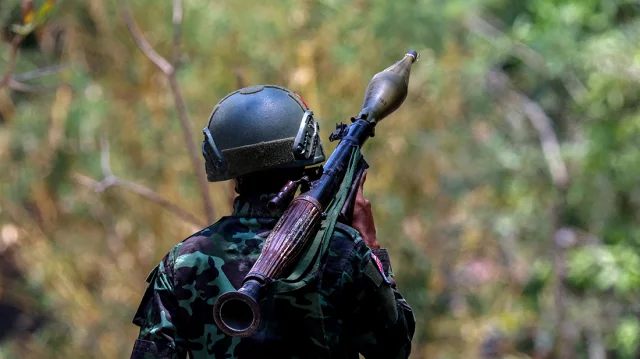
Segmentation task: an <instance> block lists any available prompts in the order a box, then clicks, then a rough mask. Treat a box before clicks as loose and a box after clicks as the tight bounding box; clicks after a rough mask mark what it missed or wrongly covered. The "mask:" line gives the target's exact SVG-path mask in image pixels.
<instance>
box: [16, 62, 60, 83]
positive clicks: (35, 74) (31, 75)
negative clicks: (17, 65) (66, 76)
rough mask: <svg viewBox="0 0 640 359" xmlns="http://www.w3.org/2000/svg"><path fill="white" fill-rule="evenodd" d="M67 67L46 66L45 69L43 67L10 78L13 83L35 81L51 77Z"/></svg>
mask: <svg viewBox="0 0 640 359" xmlns="http://www.w3.org/2000/svg"><path fill="white" fill-rule="evenodd" d="M67 67H69V66H68V65H55V66H47V67H43V68H39V69H36V70H33V71H29V72H23V73H21V74H15V75H13V76H12V77H11V78H12V79H13V80H15V81H18V82H21V81H29V80H35V79H38V78H41V77H44V76H48V75H53V74H55V73H58V72H60V71H62V70H64V69H66V68H67Z"/></svg>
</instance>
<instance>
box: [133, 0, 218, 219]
mask: <svg viewBox="0 0 640 359" xmlns="http://www.w3.org/2000/svg"><path fill="white" fill-rule="evenodd" d="M120 7H121V11H122V14H123V17H124V20H125V22H126V24H127V27H128V28H129V31H130V32H131V35H132V36H133V38H134V40H135V41H136V44H138V47H139V48H140V50H142V52H143V53H144V54H145V55H146V56H147V57H148V58H149V59H150V60H151V61H152V62H153V63H155V64H156V65H157V66H158V67H159V68H160V70H161V71H162V72H163V73H164V74H165V75H166V76H167V78H168V80H169V86H170V87H171V92H172V93H173V99H174V101H175V104H176V110H177V112H178V118H179V120H180V126H181V127H182V132H183V135H184V140H185V142H186V144H187V148H188V150H189V157H190V159H191V164H192V165H193V169H194V172H195V173H196V175H197V176H196V177H197V178H198V186H199V187H200V194H201V195H202V200H203V205H204V211H205V213H206V214H207V221H208V222H209V223H213V221H214V220H215V210H214V208H213V204H212V202H211V195H210V194H209V188H208V183H207V177H206V174H205V173H204V169H203V167H204V166H202V164H201V163H200V161H199V158H200V157H199V155H198V152H197V150H196V145H195V142H194V140H193V136H192V135H191V120H190V119H189V114H188V112H187V106H186V104H185V101H184V98H183V97H182V91H181V89H180V85H179V84H178V78H177V76H176V63H177V61H178V58H179V56H180V52H179V51H180V33H181V26H182V18H183V10H182V1H181V0H174V1H173V57H174V58H173V62H174V64H171V63H169V62H168V61H167V60H166V59H165V58H164V57H162V56H160V55H159V54H158V53H157V52H156V51H155V50H154V49H153V48H152V47H151V45H150V44H149V42H147V40H145V39H144V37H143V36H142V34H141V33H140V31H139V30H138V27H137V26H136V23H135V20H134V19H133V16H132V15H131V13H130V11H129V9H128V7H127V5H126V3H125V1H124V0H122V1H121V2H120Z"/></svg>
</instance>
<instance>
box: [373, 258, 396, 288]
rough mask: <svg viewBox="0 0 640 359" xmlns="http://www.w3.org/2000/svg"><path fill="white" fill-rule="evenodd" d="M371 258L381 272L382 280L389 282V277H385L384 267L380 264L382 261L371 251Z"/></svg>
mask: <svg viewBox="0 0 640 359" xmlns="http://www.w3.org/2000/svg"><path fill="white" fill-rule="evenodd" d="M371 258H373V261H374V262H376V265H377V266H378V270H379V271H380V274H382V278H384V281H385V282H387V283H391V281H390V280H389V278H387V275H386V274H385V273H384V267H383V266H382V262H381V261H380V259H379V258H378V256H376V255H375V254H373V253H371Z"/></svg>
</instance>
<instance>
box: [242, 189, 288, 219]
mask: <svg viewBox="0 0 640 359" xmlns="http://www.w3.org/2000/svg"><path fill="white" fill-rule="evenodd" d="M275 195H276V193H252V194H240V195H238V196H237V197H236V198H235V199H234V200H233V213H232V216H235V217H245V218H279V217H280V216H282V212H283V210H277V211H275V212H272V211H271V210H270V209H269V208H268V207H267V203H268V202H269V200H271V199H272V198H273V197H275ZM286 206H287V203H284V204H283V206H282V208H286Z"/></svg>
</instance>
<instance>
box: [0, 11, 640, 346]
mask: <svg viewBox="0 0 640 359" xmlns="http://www.w3.org/2000/svg"><path fill="white" fill-rule="evenodd" d="M174 2H175V1H174ZM124 8H128V9H129V10H130V13H131V15H132V16H133V18H135V21H136V23H137V28H138V29H139V31H140V33H141V34H142V35H143V36H144V38H145V39H146V40H147V41H148V43H149V45H150V46H151V47H152V48H153V49H155V51H157V53H158V54H159V55H160V56H162V57H163V58H165V59H166V61H168V63H169V64H171V68H170V70H171V69H175V71H176V72H175V80H176V82H177V84H178V89H179V91H180V94H181V95H182V98H183V99H184V103H185V105H186V112H183V113H181V112H180V110H179V103H178V106H177V103H176V100H175V91H174V90H175V89H176V88H175V87H173V88H172V86H171V76H173V72H172V71H169V72H166V71H165V72H163V71H162V70H161V69H160V68H159V67H158V66H156V64H154V62H152V61H150V59H149V58H148V57H147V56H145V54H144V53H143V51H141V49H140V48H139V47H138V46H137V44H136V43H135V42H134V40H133V37H132V35H131V33H130V31H129V29H128V28H127V24H126V23H125V21H124V19H125V17H124V16H123V9H124ZM21 9H22V10H21ZM182 9H183V13H182V23H181V26H180V30H181V31H180V37H179V43H177V44H178V46H176V42H174V41H175V40H174V34H175V26H174V25H173V22H174V18H175V16H174V15H175V13H174V11H173V10H174V9H173V4H172V2H171V1H157V0H136V1H133V0H131V1H120V0H118V1H104V0H86V1H51V0H41V1H19V0H2V1H1V3H0V26H1V27H2V40H3V41H2V42H1V43H0V79H2V81H0V85H1V86H0V183H1V186H2V187H1V188H0V191H1V192H0V358H14V357H24V358H52V359H55V358H124V357H128V355H129V353H130V351H131V348H132V345H133V341H134V339H135V336H136V334H137V331H136V327H134V326H133V325H132V324H131V319H132V317H133V314H134V312H135V310H136V309H137V305H138V303H139V300H140V298H141V295H142V293H143V290H144V287H145V278H146V276H147V274H148V273H149V271H151V269H152V268H153V267H154V266H155V265H156V263H157V262H158V261H159V260H160V259H161V258H162V256H163V255H164V254H165V253H166V252H167V251H168V250H169V249H170V248H171V247H172V246H173V245H175V244H176V243H178V242H179V241H180V240H182V239H183V238H185V237H187V236H188V235H190V234H191V233H193V232H195V231H196V230H198V229H200V228H202V227H204V226H206V224H207V222H210V221H208V220H207V217H208V215H207V213H206V210H205V206H204V202H203V201H204V199H203V195H202V191H201V187H200V185H199V182H198V176H197V173H196V170H195V169H194V166H193V164H192V157H190V155H189V151H190V149H189V147H188V145H187V142H185V132H184V127H183V125H181V120H180V119H181V117H182V118H183V120H184V119H185V118H186V119H188V122H186V123H185V124H186V125H187V127H188V131H189V133H190V134H191V135H192V137H193V139H194V142H195V148H193V150H195V151H196V154H197V155H198V158H197V161H198V164H199V166H202V167H203V166H204V162H203V159H202V158H201V156H200V154H199V144H200V141H201V140H202V135H201V130H202V128H203V127H204V126H205V125H206V123H207V120H208V116H209V114H210V111H211V110H212V108H213V106H214V105H215V104H216V103H217V102H218V101H219V100H220V99H221V98H222V97H223V96H224V95H226V94H227V93H229V92H231V91H233V90H235V89H237V88H239V87H244V86H248V85H253V84H261V83H273V84H278V85H282V86H286V87H289V88H291V89H292V90H294V91H296V92H298V93H299V94H301V96H302V97H303V98H304V99H305V101H306V102H307V103H308V104H309V106H310V107H311V108H312V109H313V110H314V112H315V114H316V117H317V119H318V120H319V121H320V123H321V131H322V138H323V139H324V140H325V144H326V145H327V149H328V150H329V151H331V150H333V148H335V143H329V142H328V141H327V138H328V135H329V133H330V131H332V129H333V127H334V124H335V123H336V122H341V121H342V122H345V121H349V118H350V117H351V116H354V115H356V114H357V113H358V112H359V110H360V105H361V104H362V96H363V93H364V89H365V87H366V85H367V83H368V82H369V80H370V78H371V76H372V75H373V74H375V73H376V72H378V71H380V70H382V69H384V68H385V67H387V66H388V65H390V64H391V63H393V62H394V61H396V60H398V59H399V58H401V57H402V55H404V53H405V52H406V51H407V50H409V49H415V50H417V51H418V52H419V53H420V54H421V59H420V61H419V62H418V63H416V64H415V65H414V66H413V70H412V76H411V82H410V84H409V95H408V98H407V100H406V101H405V103H404V105H403V106H402V107H401V108H400V109H399V110H398V111H397V112H396V113H394V114H393V115H391V116H390V117H389V118H387V119H386V120H385V121H383V122H382V123H381V124H380V125H379V127H378V128H377V130H376V132H377V133H376V137H375V138H373V139H372V140H371V141H369V142H368V143H367V144H366V146H365V148H364V149H363V153H364V156H365V158H366V159H367V161H368V162H369V164H370V165H371V169H370V170H369V175H368V176H367V182H366V186H365V187H366V188H365V195H366V196H367V197H368V198H370V199H371V201H372V204H373V208H374V214H375V216H376V225H377V228H378V235H379V241H380V242H381V244H382V245H383V246H385V247H388V248H389V250H390V252H391V257H392V264H393V266H394V271H395V273H396V276H397V282H398V285H399V287H400V289H401V291H402V293H403V295H405V297H406V298H407V300H408V301H409V303H410V304H411V305H412V306H413V308H414V310H415V313H416V317H417V322H418V325H417V329H416V335H415V337H414V351H413V355H412V358H442V359H448V358H534V357H535V358H605V357H606V358H625V359H626V358H637V357H638V355H640V349H639V345H640V321H639V316H640V306H639V305H640V301H639V300H638V298H640V296H639V294H640V255H639V254H638V253H640V226H639V225H638V224H639V223H640V180H639V178H640V112H639V110H638V104H640V91H638V88H639V85H640V47H639V45H638V44H640V41H639V40H640V22H639V16H640V5H638V2H637V1H631V0H523V1H505V0H448V1H443V0H414V1H408V0H394V1H388V0H352V1H346V0H322V1H308V0H301V1H292V0H290V1H284V0H272V1H264V2H248V1H230V0H224V1H205V0H189V1H184V3H183V4H182ZM16 36H20V37H22V38H21V39H19V40H20V41H17V40H16ZM14 55H17V56H15V57H14ZM14 59H15V61H13V60H14ZM61 65H62V66H61ZM165 70H166V68H165ZM167 74H169V75H170V76H167ZM5 75H6V76H5ZM185 114H186V115H188V116H187V117H185V116H184V115H185ZM207 189H208V191H209V192H208V193H209V194H210V196H211V204H212V207H213V208H214V210H215V213H210V214H209V215H210V216H211V218H213V219H214V220H217V219H218V218H219V217H220V216H223V215H225V214H227V213H228V212H229V211H230V208H231V200H232V198H233V196H234V192H233V186H232V184H230V183H213V184H207Z"/></svg>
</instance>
